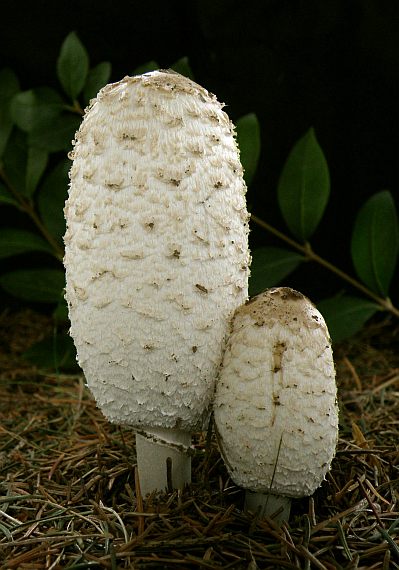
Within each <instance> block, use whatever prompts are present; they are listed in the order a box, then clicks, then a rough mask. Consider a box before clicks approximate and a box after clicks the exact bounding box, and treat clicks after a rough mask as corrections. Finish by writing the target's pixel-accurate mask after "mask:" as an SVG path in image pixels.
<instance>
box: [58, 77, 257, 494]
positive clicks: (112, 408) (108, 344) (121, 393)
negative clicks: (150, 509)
mask: <svg viewBox="0 0 399 570" xmlns="http://www.w3.org/2000/svg"><path fill="white" fill-rule="evenodd" d="M222 107H223V105H222V104H220V103H219V102H218V101H217V99H216V97H215V96H214V95H212V94H210V93H208V91H206V90H205V89H204V88H202V87H200V86H199V85H197V84H196V83H194V82H193V81H190V80H189V79H187V78H185V77H183V76H181V75H179V74H176V73H173V72H169V71H155V72H151V73H147V74H144V75H140V76H135V77H125V78H124V79H123V80H121V81H119V82H118V83H114V84H110V85H107V86H106V87H104V88H103V89H102V90H101V91H100V92H99V94H98V96H97V98H96V99H95V100H93V101H92V102H91V104H90V106H89V108H88V109H87V110H86V113H85V117H84V119H83V122H82V124H81V127H80V129H79V131H78V132H77V134H76V142H75V145H74V150H73V153H72V159H73V165H72V168H71V172H70V179H71V182H70V190H69V198H68V200H67V203H66V207H65V216H66V219H67V232H66V234H65V260H64V262H65V268H66V299H67V302H68V307H69V316H70V320H71V335H72V337H73V339H74V342H75V345H76V348H77V353H78V360H79V363H80V365H81V367H82V369H83V371H84V373H85V376H86V379H87V383H88V386H89V388H90V389H91V391H92V392H93V394H94V396H95V398H96V401H97V404H98V406H99V407H100V408H101V410H102V411H103V413H104V414H105V416H106V417H107V418H108V419H109V420H110V421H112V422H116V423H119V424H130V425H132V426H134V427H135V428H136V430H137V434H138V435H137V438H136V441H137V461H138V468H139V476H140V482H141V489H142V492H143V493H147V492H150V491H152V490H153V489H159V490H163V489H164V488H165V487H167V486H172V487H176V488H180V487H182V486H183V485H184V483H186V482H188V481H190V476H191V471H190V465H191V463H190V445H191V432H192V431H193V430H196V429H201V428H202V427H203V425H204V423H206V421H207V418H208V415H209V407H210V403H211V399H212V396H213V391H214V385H215V379H216V376H217V371H218V368H219V366H220V363H221V359H222V354H223V349H224V345H225V338H226V334H227V332H228V327H229V324H228V323H229V321H230V319H231V316H232V314H233V312H234V310H235V309H236V308H237V307H238V306H239V305H241V304H242V303H243V302H244V301H245V300H246V298H247V282H248V264H249V259H250V256H249V250H248V214H247V210H246V204H245V190H246V188H245V183H244V181H243V172H242V167H241V164H240V160H239V153H238V149H237V144H236V140H235V134H234V127H233V124H232V123H231V121H230V120H229V118H228V116H227V115H226V113H225V112H224V111H223V110H222Z"/></svg>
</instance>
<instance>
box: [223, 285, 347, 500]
mask: <svg viewBox="0 0 399 570" xmlns="http://www.w3.org/2000/svg"><path fill="white" fill-rule="evenodd" d="M214 413H215V423H216V428H217V433H218V437H219V443H220V447H221V451H222V454H223V456H224V458H225V461H226V465H227V467H228V470H229V472H230V474H231V477H232V479H233V480H234V481H235V483H236V484H237V485H240V486H242V487H244V488H246V489H250V490H252V491H256V492H261V493H268V492H271V493H273V494H275V495H285V496H288V497H302V496H305V495H310V494H312V493H313V492H314V491H315V489H316V488H317V487H318V486H319V485H320V484H321V482H322V481H323V479H324V477H325V474H326V472H327V471H328V469H329V467H330V463H331V461H332V458H333V456H334V454H335V447H336V442H337V435H338V409H337V403H336V385H335V370H334V363H333V357H332V351H331V342H330V339H329V334H328V330H327V327H326V324H325V322H324V319H323V317H322V316H321V314H320V313H319V311H317V309H316V308H315V307H314V306H313V305H312V303H311V302H310V301H309V300H308V299H307V298H306V297H304V296H303V295H302V294H301V293H298V292H297V291H294V290H293V289H289V288H287V287H280V288H274V289H270V290H267V291H265V292H264V293H262V294H260V295H258V296H257V297H254V298H253V299H252V300H251V301H249V302H248V303H246V304H245V305H243V306H242V307H240V308H239V309H238V310H237V311H236V313H235V315H234V319H233V323H232V333H231V336H230V338H229V340H228V344H227V349H226V352H225V355H224V361H223V367H222V369H221V372H220V378H219V380H218V382H217V386H216V397H215V406H214ZM275 465H277V467H276V470H275V472H274V469H275ZM273 473H274V478H273Z"/></svg>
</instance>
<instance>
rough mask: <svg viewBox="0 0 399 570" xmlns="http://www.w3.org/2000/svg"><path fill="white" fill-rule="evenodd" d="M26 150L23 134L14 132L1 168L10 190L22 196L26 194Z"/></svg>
mask: <svg viewBox="0 0 399 570" xmlns="http://www.w3.org/2000/svg"><path fill="white" fill-rule="evenodd" d="M27 159H28V148H27V141H26V135H25V133H23V132H21V131H18V130H16V129H15V130H14V131H13V132H12V134H11V137H10V139H9V141H8V144H7V147H6V150H5V152H4V155H3V168H4V171H5V173H6V175H7V180H8V181H9V183H10V185H11V186H12V188H13V189H14V190H15V191H16V192H19V193H20V194H22V195H25V193H26V163H27Z"/></svg>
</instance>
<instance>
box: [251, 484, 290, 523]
mask: <svg viewBox="0 0 399 570" xmlns="http://www.w3.org/2000/svg"><path fill="white" fill-rule="evenodd" d="M244 508H245V510H246V511H251V512H253V513H259V516H260V517H271V518H272V519H273V520H274V521H275V522H276V523H277V524H282V523H283V522H284V521H288V519H289V517H290V510H291V498H290V497H281V496H279V495H273V494H271V493H270V494H268V493H255V492H254V491H249V490H247V491H245V507H244ZM273 515H274V516H273Z"/></svg>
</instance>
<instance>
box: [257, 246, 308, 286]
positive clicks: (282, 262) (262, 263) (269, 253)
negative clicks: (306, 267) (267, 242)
mask: <svg viewBox="0 0 399 570" xmlns="http://www.w3.org/2000/svg"><path fill="white" fill-rule="evenodd" d="M304 259H305V258H304V257H303V256H302V255H299V254H298V253H295V252H293V251H289V250H286V249H281V248H279V247H260V248H258V249H255V250H254V251H253V252H252V263H251V276H250V278H249V294H250V295H251V297H252V296H253V295H257V294H258V293H260V292H261V291H264V290H265V289H268V288H269V287H274V286H275V285H278V284H279V283H280V281H282V279H284V278H285V277H286V276H287V275H289V274H290V273H291V272H292V271H294V269H296V268H297V267H298V265H299V264H300V263H301V262H302V261H303V260H304Z"/></svg>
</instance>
